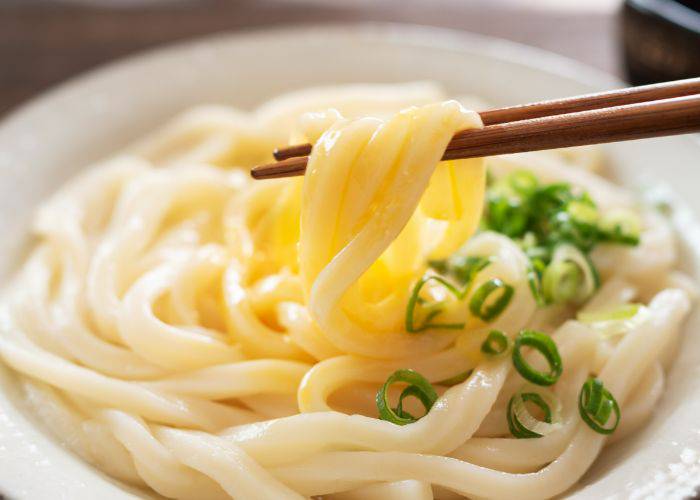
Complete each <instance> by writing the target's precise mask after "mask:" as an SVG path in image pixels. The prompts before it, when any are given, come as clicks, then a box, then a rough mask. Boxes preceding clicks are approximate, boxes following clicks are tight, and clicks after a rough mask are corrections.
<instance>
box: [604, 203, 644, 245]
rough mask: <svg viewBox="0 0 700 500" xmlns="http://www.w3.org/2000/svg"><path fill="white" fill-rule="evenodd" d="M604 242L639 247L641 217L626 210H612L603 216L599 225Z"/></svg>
mask: <svg viewBox="0 0 700 500" xmlns="http://www.w3.org/2000/svg"><path fill="white" fill-rule="evenodd" d="M598 226H599V228H600V231H601V233H602V239H603V241H610V242H613V243H620V244H622V245H638V244H639V236H640V234H641V232H642V223H641V221H640V220H639V216H638V215H637V214H636V213H635V212H633V211H631V210H627V209H624V208H620V209H617V210H612V211H610V212H608V213H606V214H604V215H603V217H601V219H600V223H599V224H598Z"/></svg>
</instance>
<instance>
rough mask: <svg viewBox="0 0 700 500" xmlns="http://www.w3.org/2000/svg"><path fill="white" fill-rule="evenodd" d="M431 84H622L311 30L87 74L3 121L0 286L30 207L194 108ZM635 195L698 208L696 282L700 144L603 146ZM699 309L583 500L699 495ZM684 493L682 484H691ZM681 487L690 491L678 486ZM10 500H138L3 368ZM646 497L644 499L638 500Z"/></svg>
mask: <svg viewBox="0 0 700 500" xmlns="http://www.w3.org/2000/svg"><path fill="white" fill-rule="evenodd" d="M423 79H430V80H436V81H438V82H441V83H442V84H444V85H445V87H446V88H447V90H448V91H449V92H451V93H454V94H464V93H469V94H475V95H478V96H482V97H483V98H485V99H487V100H489V101H491V102H493V103H495V104H514V103H522V102H528V101H533V100H537V99H542V98H551V97H558V96H567V95H574V94H579V93H583V92H589V91H594V90H601V89H606V88H612V87H615V86H619V85H620V83H619V82H617V81H615V80H614V79H612V78H610V77H607V76H605V75H601V74H599V73H597V72H595V71H594V70H591V69H589V68H586V67H582V66H581V65H579V64H577V63H574V62H571V61H568V60H566V59H563V58H561V57H558V56H554V55H552V54H548V53H544V52H541V51H539V50H535V49H530V48H527V47H522V46H517V45H514V44H511V43H508V42H504V41H500V40H493V39H487V38H482V37H476V36H472V35H465V34H461V33H456V32H450V31H442V30H436V29H432V28H421V27H401V26H387V25H362V26H336V27H314V28H310V27H305V28H295V29H285V30H276V31H265V32H260V33H251V34H243V35H220V36H215V37H210V38H205V39H202V40H198V41H194V42H189V43H185V44H181V45H176V46H172V47H168V48H165V49H161V50H156V51H153V52H149V53H147V54H145V55H142V56H137V57H132V58H129V59H127V60H125V61H123V62H118V63H116V64H111V65H109V66H107V67H105V68H102V69H99V70H97V71H93V72H90V73H88V74H87V75H85V76H82V77H80V78H77V79H75V80H72V81H70V82H68V83H67V84H64V85H62V86H60V87H58V88H57V89H56V90H54V91H52V92H49V93H47V94H45V95H44V96H42V97H40V98H38V99H36V100H34V101H32V102H31V103H29V104H28V105H26V106H24V107H22V108H20V109H19V110H18V111H16V112H15V113H14V114H12V115H10V116H9V117H7V118H6V119H5V121H4V122H2V124H1V125H0V171H1V172H2V181H1V182H0V228H1V229H2V236H3V237H2V238H0V275H1V276H3V277H5V278H7V276H8V274H9V273H10V272H11V270H12V269H14V268H15V267H16V266H17V265H18V263H19V259H20V258H21V256H22V251H23V249H24V248H25V247H26V245H27V243H28V237H27V235H28V223H29V220H30V216H31V213H32V209H33V208H34V207H35V206H36V205H37V204H38V203H39V202H40V200H42V199H43V198H44V197H46V196H47V195H48V194H49V193H51V192H52V191H53V190H55V189H56V188H57V187H58V186H59V185H60V184H61V183H62V182H64V181H65V180H66V179H68V178H69V177H71V176H72V175H74V174H75V173H76V172H77V171H78V170H80V169H81V168H84V166H85V165H87V164H89V163H90V162H91V161H93V160H96V159H99V158H100V157H103V156H105V155H107V154H108V153H110V152H113V151H115V150H117V149H119V148H120V147H121V146H123V145H124V144H126V143H127V142H129V141H131V140H133V139H135V138H137V137H139V136H140V135H142V134H144V133H145V132H146V131H148V130H150V129H153V128H154V127H155V126H157V125H159V124H162V123H163V122H164V121H165V120H167V119H168V118H170V117H171V116H173V115H174V114H175V113H177V112H178V111H181V110H183V109H185V108H188V107H190V106H193V105H195V104H200V103H224V104H231V105H234V106H236V107H241V108H252V107H254V106H256V105H257V104H259V103H261V102H263V101H265V100H266V99H268V98H269V97H272V96H274V95H276V94H279V93H282V92H285V91H288V90H291V89H298V88H301V87H306V86H310V85H321V84H334V83H348V82H401V81H409V80H423ZM607 149H608V152H609V156H610V159H611V161H612V163H613V166H614V168H615V173H616V175H618V177H619V178H620V180H621V181H622V182H624V183H627V184H636V183H637V182H638V180H639V175H640V174H650V175H651V176H652V177H654V178H657V179H660V180H662V181H664V182H666V183H668V184H669V185H670V186H671V187H672V188H673V189H674V191H675V192H676V194H677V196H678V199H679V200H682V201H684V202H686V203H687V206H688V207H690V209H691V210H690V211H689V212H683V211H681V212H679V214H678V216H677V217H676V220H675V222H676V223H677V224H679V225H681V226H682V229H683V231H682V232H681V236H682V238H683V242H684V243H683V247H684V251H683V254H684V255H683V266H684V268H685V269H686V270H687V271H688V272H690V273H691V274H693V275H694V276H696V277H698V275H699V274H698V270H697V268H698V262H699V257H700V231H698V229H697V227H696V225H695V223H694V222H693V217H692V215H689V213H700V195H699V193H698V188H699V187H700V144H698V143H697V142H695V141H694V140H693V139H692V138H689V137H675V138H667V139H659V140H648V141H643V142H630V143H620V144H614V145H611V146H609V147H608V148H607ZM698 316H699V315H698V314H694V315H693V316H692V318H691V320H690V321H689V323H688V327H687V328H686V332H685V333H686V335H685V338H684V341H683V344H682V346H683V347H682V349H681V350H680V353H679V356H678V359H677V362H676V364H675V366H674V368H673V370H672V371H671V375H670V378H669V380H668V390H667V391H666V393H665V395H664V397H663V400H662V404H661V405H660V407H659V408H658V410H657V412H656V414H655V416H654V418H653V421H652V422H651V423H650V425H649V426H648V427H647V428H646V429H644V431H643V432H639V433H638V434H637V435H635V436H633V437H631V438H630V439H627V440H624V441H623V442H621V443H618V444H616V445H614V446H611V447H609V448H606V449H605V451H604V453H603V455H602V456H601V457H600V458H599V460H598V461H597V462H596V463H595V465H594V467H593V469H592V470H591V471H590V472H589V473H588V474H586V476H585V477H584V479H583V481H582V484H581V486H580V488H579V489H578V490H577V491H575V492H572V495H573V496H574V497H580V498H603V497H613V498H627V497H629V496H634V495H641V494H642V493H643V492H645V491H648V492H649V493H650V494H659V495H661V496H660V498H676V497H680V496H681V495H682V492H683V491H689V490H688V488H689V487H690V485H691V482H692V481H696V482H697V483H698V484H700V419H698V415H700V384H698V383H697V380H698V372H699V369H698V367H700V318H699V317H698ZM684 485H685V486H684ZM684 487H685V488H686V490H683V488H684ZM0 492H2V493H4V494H5V495H8V496H9V497H10V498H18V499H19V498H31V499H33V500H40V499H48V498H51V499H56V498H68V499H72V500H78V499H93V498H100V499H101V500H107V499H111V498H129V497H131V496H132V495H133V494H134V493H135V494H137V495H139V496H142V493H140V492H134V491H131V492H129V491H127V490H126V489H125V487H124V486H123V485H120V484H117V483H116V482H115V481H112V480H111V479H109V478H106V477H105V476H104V475H102V474H100V473H98V472H96V471H95V470H94V469H92V468H91V467H90V466H88V465H86V464H84V463H83V462H82V461H81V460H80V459H79V458H77V457H75V456H74V455H72V454H71V453H70V452H69V451H67V450H66V449H65V448H63V447H62V446H61V445H60V444H59V443H58V442H57V441H55V440H54V439H52V438H51V437H50V436H49V435H48V434H47V433H46V432H44V431H43V430H42V429H40V428H38V427H37V426H36V425H35V422H34V420H33V419H32V416H31V415H29V414H27V413H26V412H25V411H23V409H22V404H21V402H20V401H19V399H18V398H17V391H16V390H15V389H14V388H13V375H12V374H11V373H9V371H8V370H7V369H6V368H4V367H3V366H0ZM638 498H641V496H640V497H638Z"/></svg>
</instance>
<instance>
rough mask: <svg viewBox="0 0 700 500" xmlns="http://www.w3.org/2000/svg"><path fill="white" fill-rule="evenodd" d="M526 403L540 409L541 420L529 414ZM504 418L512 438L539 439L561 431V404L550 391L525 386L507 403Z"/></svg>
mask: <svg viewBox="0 0 700 500" xmlns="http://www.w3.org/2000/svg"><path fill="white" fill-rule="evenodd" d="M527 403H532V404H534V405H535V406H537V407H538V408H539V409H540V411H541V412H542V419H541V420H540V419H538V418H535V416H533V415H532V413H530V410H528V408H527ZM506 418H507V421H508V429H509V430H510V433H511V434H512V435H513V436H514V437H516V438H518V439H531V438H540V437H542V436H546V435H548V434H551V433H553V432H555V431H557V430H559V429H561V420H562V418H561V403H560V402H559V400H558V399H557V397H556V396H555V395H554V394H553V393H552V392H551V391H550V390H548V389H544V388H542V387H533V386H529V385H526V386H524V387H523V389H521V390H520V391H518V392H517V393H516V394H515V395H513V397H512V398H510V401H508V408H507V412H506Z"/></svg>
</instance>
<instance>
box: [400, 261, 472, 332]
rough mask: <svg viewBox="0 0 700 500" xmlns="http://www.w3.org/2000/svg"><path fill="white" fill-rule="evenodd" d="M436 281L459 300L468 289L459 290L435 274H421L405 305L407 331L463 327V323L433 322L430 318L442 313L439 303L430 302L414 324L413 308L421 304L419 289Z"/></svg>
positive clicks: (458, 328)
mask: <svg viewBox="0 0 700 500" xmlns="http://www.w3.org/2000/svg"><path fill="white" fill-rule="evenodd" d="M431 280H433V281H436V282H438V283H440V284H441V285H442V286H443V287H445V288H446V289H447V290H448V291H449V292H450V293H452V294H453V295H454V296H455V297H456V298H457V299H459V300H461V299H463V298H464V296H465V295H466V293H467V291H468V289H465V290H459V289H458V288H457V287H455V286H454V285H453V284H452V283H450V282H449V281H447V280H446V279H444V278H442V277H440V276H435V275H429V276H423V277H422V278H421V279H420V280H418V282H417V283H416V284H415V286H414V287H413V291H412V292H411V296H410V297H409V299H408V304H407V305H406V318H405V322H406V331H407V332H409V333H418V332H422V331H424V330H428V329H429V328H444V329H448V330H461V329H462V328H464V323H434V322H433V321H432V320H433V319H434V318H435V317H436V316H438V315H439V314H441V313H442V311H443V309H442V308H441V307H440V303H436V304H432V305H431V306H430V307H426V308H425V309H427V313H426V315H425V317H424V318H423V321H422V322H421V323H420V324H416V319H415V315H416V314H415V310H416V307H417V306H418V305H419V304H421V301H422V299H421V298H420V291H421V289H422V288H423V287H424V286H425V284H426V283H428V282H429V281H431Z"/></svg>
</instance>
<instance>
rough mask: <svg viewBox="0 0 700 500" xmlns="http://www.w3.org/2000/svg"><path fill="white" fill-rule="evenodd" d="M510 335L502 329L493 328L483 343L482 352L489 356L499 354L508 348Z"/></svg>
mask: <svg viewBox="0 0 700 500" xmlns="http://www.w3.org/2000/svg"><path fill="white" fill-rule="evenodd" d="M508 343H509V342H508V337H506V334H505V333H503V332H502V331H501V330H491V331H490V332H489V334H488V336H487V337H486V340H484V342H483V344H481V352H482V353H484V354H486V355H488V356H499V355H501V354H503V353H504V352H506V351H507V350H508Z"/></svg>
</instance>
